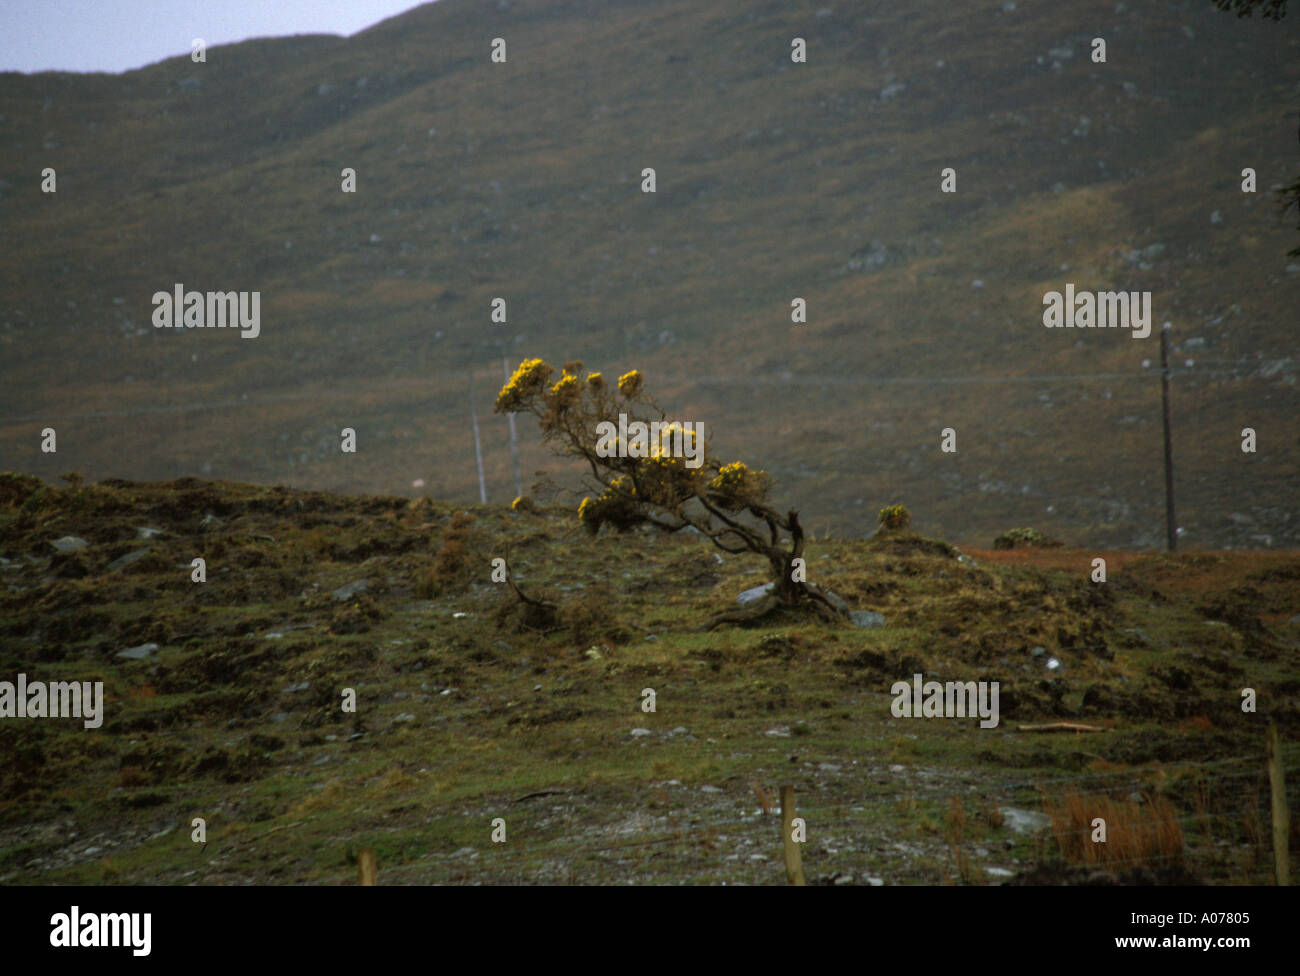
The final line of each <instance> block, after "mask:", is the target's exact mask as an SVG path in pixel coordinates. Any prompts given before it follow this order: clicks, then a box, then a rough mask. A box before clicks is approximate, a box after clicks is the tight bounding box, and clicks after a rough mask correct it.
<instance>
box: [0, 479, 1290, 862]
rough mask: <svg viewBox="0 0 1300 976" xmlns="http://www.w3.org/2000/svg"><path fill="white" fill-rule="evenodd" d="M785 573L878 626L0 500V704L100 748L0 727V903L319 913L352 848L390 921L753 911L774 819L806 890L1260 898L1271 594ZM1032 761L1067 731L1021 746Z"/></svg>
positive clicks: (816, 557)
mask: <svg viewBox="0 0 1300 976" xmlns="http://www.w3.org/2000/svg"><path fill="white" fill-rule="evenodd" d="M56 542H57V543H58V545H55V543H56ZM807 554H808V561H809V573H810V578H813V579H816V580H817V581H819V582H820V583H823V584H825V585H827V586H830V587H832V588H833V589H834V590H835V591H836V592H838V593H839V594H840V595H842V596H843V597H844V599H846V600H847V601H849V603H850V604H851V605H852V606H853V607H854V608H855V609H858V610H861V611H869V612H871V613H873V614H878V615H880V616H879V617H870V618H869V620H870V621H871V625H870V626H865V627H862V626H855V627H831V626H828V625H826V624H824V623H816V622H810V621H809V620H806V619H795V618H786V619H775V620H769V621H766V622H765V624H764V625H763V626H761V627H755V628H753V629H744V628H740V627H723V628H719V629H717V630H714V631H708V630H706V629H705V627H704V622H705V621H706V620H707V619H708V618H709V616H710V615H711V614H712V613H713V612H714V611H716V610H718V609H722V608H726V607H728V606H732V605H734V602H735V599H736V595H737V594H738V593H740V592H741V591H742V590H744V589H746V588H748V587H751V586H753V585H755V584H757V583H761V582H763V580H764V572H763V566H762V565H760V560H758V559H756V558H752V557H737V556H730V555H724V554H723V553H720V552H717V551H715V550H714V549H712V548H711V547H710V546H708V545H707V544H706V543H705V542H704V541H703V540H700V539H692V538H690V537H689V536H687V535H685V534H682V535H680V536H670V537H659V536H654V535H642V534H640V533H633V534H630V535H623V536H620V535H616V534H610V533H602V534H601V535H599V536H597V537H594V538H592V537H589V536H588V535H587V534H586V533H585V532H583V531H581V530H580V529H579V528H578V525H577V522H576V520H575V519H574V517H573V514H572V512H570V511H565V510H560V509H547V510H542V511H539V512H536V513H518V512H511V511H509V510H506V509H503V508H500V507H483V506H475V507H474V508H472V509H469V510H464V509H457V508H455V507H454V506H449V505H445V504H440V503H437V502H433V501H431V500H429V499H428V498H420V499H417V500H414V501H411V500H407V499H402V498H393V497H367V496H351V497H345V496H333V495H328V494H323V493H317V492H304V491H296V490H292V489H287V488H284V487H281V486H277V487H274V488H265V487H258V486H252V485H241V484H233V483H221V482H209V481H199V480H195V479H182V480H179V481H173V482H166V483H157V484H136V483H129V482H121V481H112V482H105V483H100V484H89V483H84V482H73V483H69V484H67V485H65V486H64V487H62V488H58V489H55V488H50V487H46V486H42V485H41V483H40V482H39V481H38V480H37V479H35V478H32V477H27V476H14V475H2V476H0V581H3V583H4V584H5V585H4V588H3V591H0V675H3V676H4V678H5V680H14V676H15V675H16V674H18V673H24V674H26V675H27V677H28V678H29V679H31V680H34V681H35V680H40V681H59V680H78V681H103V682H104V711H103V714H102V724H101V725H100V726H99V728H98V729H97V730H96V731H94V732H88V731H86V730H85V729H83V727H82V723H80V722H78V721H76V720H75V719H73V720H49V721H35V720H30V719H21V718H8V719H6V720H5V721H3V722H0V755H3V756H4V757H5V761H4V762H3V763H0V883H5V884H12V883H16V882H25V883H40V884H44V883H79V884H80V883H91V884H108V883H124V884H141V883H148V884H154V883H162V884H176V883H199V884H247V883H327V884H339V883H351V882H352V880H353V879H355V877H356V867H355V861H356V855H357V852H358V851H359V850H360V849H362V848H364V847H367V846H370V847H374V848H375V850H376V851H377V854H378V860H379V868H380V879H381V881H382V882H383V883H389V884H391V883H419V884H426V883H435V882H462V883H472V882H476V881H481V882H496V883H554V882H566V881H567V882H580V883H614V882H617V883H623V882H653V883H666V882H674V883H676V882H707V883H720V882H728V883H781V882H782V881H783V880H784V878H783V874H784V873H783V869H782V867H781V850H780V845H779V843H778V835H779V830H778V826H777V825H778V823H779V819H778V817H777V816H775V815H773V814H774V811H775V807H774V806H773V803H774V800H775V797H776V796H777V790H778V789H779V787H780V786H782V785H785V784H792V785H793V786H794V787H795V790H796V794H797V797H798V809H799V811H800V813H801V815H802V816H804V817H805V818H806V820H807V823H808V831H809V833H808V843H807V844H806V849H805V851H804V854H803V862H804V866H805V870H806V872H807V875H808V878H809V881H810V883H822V884H831V883H836V884H849V883H852V884H915V883H931V884H935V883H950V882H951V883H957V882H969V883H999V882H1005V881H1017V882H1019V883H1043V882H1052V881H1069V880H1075V881H1085V880H1086V881H1088V883H1114V882H1115V881H1116V880H1120V881H1127V882H1129V883H1142V884H1152V883H1161V882H1184V883H1186V882H1189V881H1205V882H1209V883H1232V884H1242V883H1248V884H1258V883H1271V877H1272V875H1271V863H1270V857H1271V853H1270V847H1269V843H1270V842H1269V839H1268V838H1269V828H1268V785H1267V777H1266V776H1264V774H1263V734H1264V728H1265V727H1266V725H1267V724H1268V723H1269V722H1276V723H1277V725H1278V726H1279V728H1280V729H1281V731H1282V737H1283V742H1284V755H1285V757H1286V763H1287V766H1288V770H1287V776H1288V779H1287V783H1288V787H1289V790H1290V793H1291V809H1292V811H1295V810H1296V809H1297V807H1298V805H1300V804H1298V803H1297V800H1298V799H1300V798H1298V797H1297V791H1300V777H1298V776H1296V775H1295V755H1296V745H1295V743H1296V740H1297V736H1298V735H1300V697H1298V695H1300V683H1298V682H1297V680H1296V673H1297V669H1296V655H1297V648H1300V599H1298V594H1300V587H1297V580H1300V562H1298V561H1297V559H1296V556H1295V554H1293V553H1291V554H1287V553H1245V552H1242V553H1219V554H1209V553H1203V554H1180V555H1178V556H1168V555H1163V554H1161V555H1143V554H1134V553H1112V554H1109V558H1110V577H1109V579H1108V581H1107V582H1106V583H1105V584H1094V583H1091V582H1089V581H1088V572H1089V567H1090V560H1091V554H1090V553H1087V552H1082V551H1078V550H1066V549H1052V550H1027V551H1021V550H1012V551H1010V552H1006V553H994V552H983V551H976V550H972V551H969V552H965V553H963V552H960V551H957V550H954V549H952V548H950V547H949V546H948V545H946V544H945V543H942V542H939V541H937V540H930V539H925V538H923V537H920V536H916V535H912V534H910V533H906V532H897V533H886V534H882V535H880V536H878V537H877V538H875V539H872V540H870V541H849V542H844V541H833V540H815V541H813V542H812V543H811V545H810V547H809V549H808V553H807ZM496 556H508V557H509V560H510V564H511V566H512V568H513V569H514V572H515V577H516V579H517V581H518V585H519V586H520V587H521V589H522V590H523V591H524V592H525V593H527V594H528V595H529V596H530V597H531V598H533V599H549V600H551V601H553V602H554V603H555V604H556V605H557V606H558V608H559V610H558V621H556V622H555V623H554V625H549V626H548V625H546V624H545V622H544V621H538V620H535V619H531V618H530V617H529V616H528V615H527V614H525V613H523V612H521V607H520V604H519V601H518V600H517V599H516V598H515V597H514V596H513V595H512V594H511V592H510V590H509V589H508V587H506V586H505V585H502V584H493V583H491V582H488V567H489V565H490V560H491V559H492V558H493V557H496ZM196 557H202V558H203V559H205V560H206V575H207V581H206V582H204V583H196V582H193V581H192V580H191V566H192V560H193V559H194V558H196ZM533 625H535V626H533ZM917 672H924V674H925V675H926V678H927V679H930V678H933V679H935V680H938V681H975V680H980V681H984V680H995V681H998V682H1000V686H1001V705H1000V717H999V721H998V724H997V725H995V726H993V727H990V728H981V727H980V724H979V721H978V720H977V719H975V718H966V719H960V718H959V719H950V720H931V721H917V722H910V721H908V720H906V719H905V718H897V717H894V716H893V715H892V714H891V709H892V706H891V694H890V693H891V684H892V683H893V682H894V681H897V680H899V679H900V678H901V679H904V680H906V679H908V678H910V676H911V675H913V674H914V673H917ZM1246 687H1249V688H1253V689H1254V690H1255V692H1256V693H1257V695H1258V710H1257V711H1256V712H1255V713H1245V712H1243V710H1242V708H1241V689H1242V688H1246ZM347 688H351V689H354V690H355V692H356V695H357V709H356V712H355V713H351V714H350V713H346V712H344V711H343V710H342V709H341V708H340V701H341V698H340V696H341V694H342V693H343V690H344V689H347ZM647 689H652V690H653V691H654V693H655V709H654V711H652V712H650V711H645V710H644V709H643V707H642V703H643V702H644V701H645V700H646V697H645V696H646V690H647ZM1059 721H1073V722H1083V723H1086V724H1089V725H1091V726H1093V727H1094V728H1097V729H1099V730H1100V731H1096V732H1089V733H1084V734H1073V733H1059V732H1058V733H1047V734H1041V733H1036V732H1032V731H1025V730H1022V728H1021V726H1022V725H1026V724H1028V725H1033V724H1041V723H1048V722H1059ZM1103 804H1104V806H1102V805H1103ZM1099 810H1101V811H1103V812H1104V815H1105V816H1106V817H1107V818H1108V819H1109V820H1110V821H1111V823H1112V829H1113V830H1114V831H1115V836H1114V838H1113V839H1114V841H1115V843H1114V844H1113V845H1112V846H1111V847H1110V848H1108V850H1114V851H1116V852H1118V853H1117V855H1116V856H1117V857H1120V856H1123V852H1124V851H1126V850H1128V849H1129V848H1127V847H1125V842H1124V840H1123V838H1124V836H1125V834H1124V831H1126V830H1128V831H1130V836H1137V834H1136V833H1134V831H1136V827H1135V825H1142V827H1141V830H1142V831H1150V834H1149V836H1148V835H1147V834H1143V835H1142V839H1140V840H1139V841H1138V842H1135V843H1134V845H1133V848H1132V849H1133V850H1135V851H1138V852H1139V854H1138V856H1137V857H1136V861H1137V863H1138V864H1139V865H1140V866H1139V867H1136V868H1135V867H1134V866H1133V864H1132V863H1127V864H1125V863H1110V862H1108V861H1106V860H1105V857H1106V855H1097V854H1095V853H1094V854H1093V855H1091V856H1092V857H1094V858H1096V857H1101V858H1102V861H1101V862H1100V863H1098V862H1096V861H1093V862H1091V863H1078V862H1077V861H1075V862H1074V863H1073V864H1072V865H1071V866H1066V867H1063V866H1062V863H1061V859H1062V858H1063V857H1064V858H1066V859H1067V860H1069V861H1074V859H1073V858H1071V857H1070V852H1071V851H1072V850H1073V849H1074V847H1075V846H1077V844H1075V843H1073V842H1072V840H1071V838H1072V837H1076V838H1077V836H1079V830H1080V829H1083V831H1084V832H1085V833H1087V832H1088V831H1089V830H1090V829H1091V828H1090V827H1089V826H1088V825H1089V823H1090V822H1091V818H1092V816H1094V815H1096V814H1097V812H1098V811H1099ZM1293 816H1294V815H1293ZM196 817H201V818H203V819H204V820H205V821H206V826H207V837H206V844H205V845H203V846H200V845H199V844H198V843H195V842H194V841H193V840H192V838H191V836H190V834H189V827H188V826H187V825H191V824H192V822H193V819H194V818H196ZM496 818H502V819H504V820H505V821H506V827H507V831H508V834H507V837H506V842H505V843H504V844H495V843H492V842H491V840H490V835H491V833H492V830H493V821H494V820H495V819H496ZM1086 846H1087V845H1085V847H1086ZM1291 850H1292V852H1293V855H1292V856H1293V858H1294V856H1295V854H1294V852H1295V851H1297V850H1300V844H1296V843H1295V842H1294V841H1293V843H1292V848H1291Z"/></svg>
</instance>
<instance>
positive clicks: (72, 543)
mask: <svg viewBox="0 0 1300 976" xmlns="http://www.w3.org/2000/svg"><path fill="white" fill-rule="evenodd" d="M50 545H52V546H53V547H54V548H55V549H57V550H59V552H77V551H78V550H80V549H85V548H86V546H88V545H90V543H89V542H87V541H86V540H85V539H81V538H78V537H77V536H75V535H65V536H64V537H63V538H62V539H55V540H54V541H53V542H51V543H50Z"/></svg>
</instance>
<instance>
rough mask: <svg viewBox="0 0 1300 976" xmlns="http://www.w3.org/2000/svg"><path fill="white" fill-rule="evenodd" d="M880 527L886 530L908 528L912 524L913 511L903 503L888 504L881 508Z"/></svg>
mask: <svg viewBox="0 0 1300 976" xmlns="http://www.w3.org/2000/svg"><path fill="white" fill-rule="evenodd" d="M879 517H880V527H881V528H882V529H885V530H886V531H890V532H892V531H895V530H897V529H906V528H908V527H909V526H911V524H912V513H911V512H909V511H908V510H907V509H906V508H905V507H903V506H902V505H887V506H885V507H884V508H882V509H881V510H880V516H879Z"/></svg>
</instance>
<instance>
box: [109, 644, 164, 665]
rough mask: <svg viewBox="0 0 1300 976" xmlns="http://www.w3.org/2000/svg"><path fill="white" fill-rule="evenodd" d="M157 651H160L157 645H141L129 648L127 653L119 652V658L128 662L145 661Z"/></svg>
mask: <svg viewBox="0 0 1300 976" xmlns="http://www.w3.org/2000/svg"><path fill="white" fill-rule="evenodd" d="M156 650H158V645H157V644H140V645H139V646H137V647H128V648H127V649H126V650H125V651H118V652H117V656H118V657H120V658H125V659H126V660H128V661H143V660H144V659H145V658H147V657H148V656H149V655H150V654H152V653H153V652H154V651H156Z"/></svg>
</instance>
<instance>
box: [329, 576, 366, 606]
mask: <svg viewBox="0 0 1300 976" xmlns="http://www.w3.org/2000/svg"><path fill="white" fill-rule="evenodd" d="M368 589H370V580H369V579H359V580H354V581H353V582H351V583H348V584H347V585H346V586H340V587H339V588H338V589H337V590H335V591H334V592H333V593H332V594H331V595H332V596H333V597H334V599H336V600H340V601H341V600H351V599H352V598H353V597H354V596H356V595H357V594H358V593H364V592H365V591H366V590H368Z"/></svg>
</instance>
